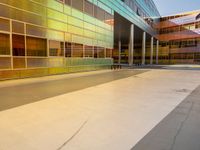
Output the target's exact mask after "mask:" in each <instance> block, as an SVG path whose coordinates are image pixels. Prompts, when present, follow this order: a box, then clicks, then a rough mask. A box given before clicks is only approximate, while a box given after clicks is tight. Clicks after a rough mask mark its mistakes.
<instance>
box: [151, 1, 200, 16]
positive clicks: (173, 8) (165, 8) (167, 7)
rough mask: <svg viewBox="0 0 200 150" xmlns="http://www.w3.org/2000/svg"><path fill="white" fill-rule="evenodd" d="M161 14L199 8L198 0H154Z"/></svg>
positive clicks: (199, 2)
mask: <svg viewBox="0 0 200 150" xmlns="http://www.w3.org/2000/svg"><path fill="white" fill-rule="evenodd" d="M154 2H155V4H156V6H157V8H158V10H159V12H160V14H161V16H167V15H173V14H177V13H181V12H185V11H192V10H200V0H154Z"/></svg>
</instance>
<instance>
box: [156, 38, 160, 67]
mask: <svg viewBox="0 0 200 150" xmlns="http://www.w3.org/2000/svg"><path fill="white" fill-rule="evenodd" d="M158 55H159V41H158V40H157V41H156V64H158Z"/></svg>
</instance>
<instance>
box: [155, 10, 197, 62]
mask: <svg viewBox="0 0 200 150" xmlns="http://www.w3.org/2000/svg"><path fill="white" fill-rule="evenodd" d="M155 27H156V28H157V30H158V31H159V32H158V33H159V34H158V36H157V38H158V39H159V40H160V41H161V42H160V48H159V63H160V64H181V63H185V64H186V63H187V64H188V63H190V64H195V63H200V11H199V10H198V11H192V12H185V13H182V14H176V15H172V16H166V17H162V18H161V19H160V21H159V22H158V23H157V25H156V26H155Z"/></svg>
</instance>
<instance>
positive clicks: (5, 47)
mask: <svg viewBox="0 0 200 150" xmlns="http://www.w3.org/2000/svg"><path fill="white" fill-rule="evenodd" d="M0 55H10V35H9V34H3V33H0Z"/></svg>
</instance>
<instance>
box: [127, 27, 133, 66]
mask: <svg viewBox="0 0 200 150" xmlns="http://www.w3.org/2000/svg"><path fill="white" fill-rule="evenodd" d="M133 55H134V24H131V27H130V37H129V54H128V63H129V66H132V65H133Z"/></svg>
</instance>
